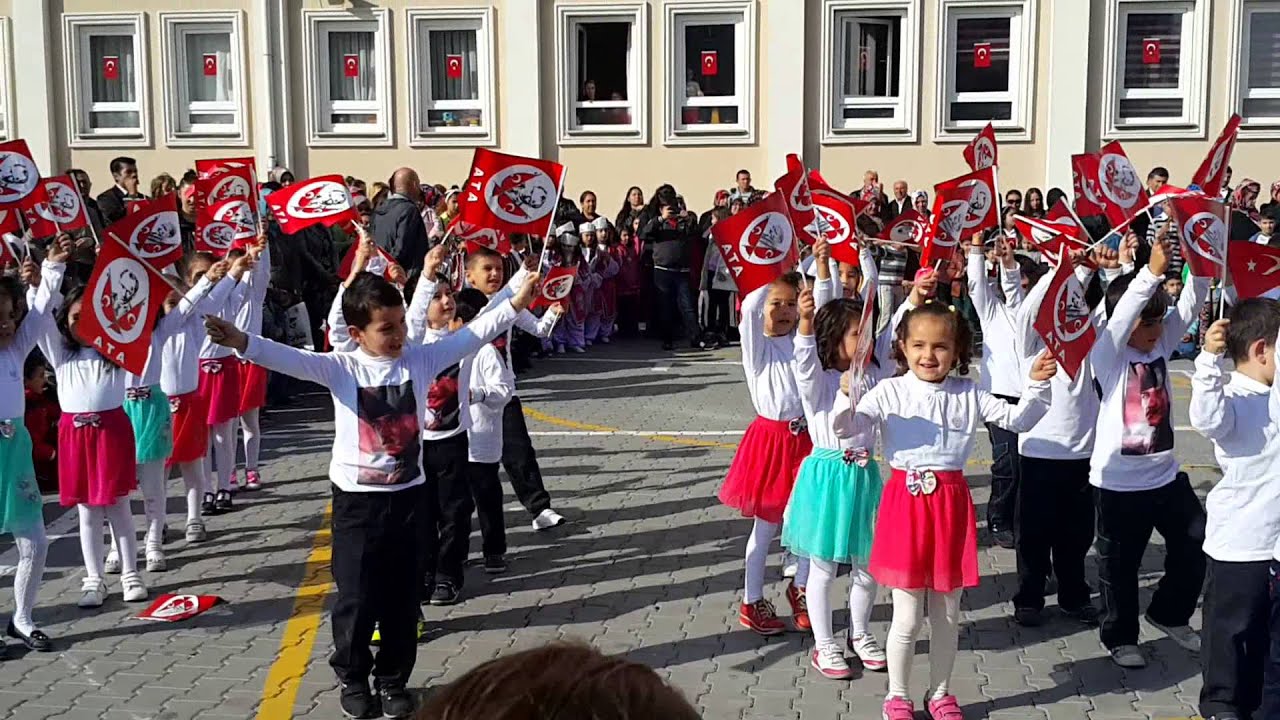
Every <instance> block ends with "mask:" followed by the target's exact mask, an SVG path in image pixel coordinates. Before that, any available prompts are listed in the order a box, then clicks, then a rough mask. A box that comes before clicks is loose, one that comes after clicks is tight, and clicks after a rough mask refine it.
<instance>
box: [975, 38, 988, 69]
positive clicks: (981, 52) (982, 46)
mask: <svg viewBox="0 0 1280 720" xmlns="http://www.w3.org/2000/svg"><path fill="white" fill-rule="evenodd" d="M973 66H974V67H976V68H989V67H991V43H974V44H973Z"/></svg>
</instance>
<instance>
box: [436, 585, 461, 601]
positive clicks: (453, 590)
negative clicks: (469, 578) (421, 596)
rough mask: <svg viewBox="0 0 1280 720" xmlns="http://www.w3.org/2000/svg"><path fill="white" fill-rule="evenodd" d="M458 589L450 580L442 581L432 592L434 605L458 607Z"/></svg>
mask: <svg viewBox="0 0 1280 720" xmlns="http://www.w3.org/2000/svg"><path fill="white" fill-rule="evenodd" d="M458 595H459V593H458V588H457V586H455V585H454V584H453V583H452V582H450V581H448V580H441V581H440V582H438V583H436V587H435V589H434V590H432V591H431V604H432V605H457V604H458Z"/></svg>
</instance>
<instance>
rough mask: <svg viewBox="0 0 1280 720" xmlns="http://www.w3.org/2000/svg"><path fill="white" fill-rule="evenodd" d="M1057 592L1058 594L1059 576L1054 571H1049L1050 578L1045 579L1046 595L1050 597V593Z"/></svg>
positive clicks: (1055, 593)
mask: <svg viewBox="0 0 1280 720" xmlns="http://www.w3.org/2000/svg"><path fill="white" fill-rule="evenodd" d="M1057 594H1058V576H1057V575H1054V574H1053V573H1049V579H1048V580H1045V581H1044V596H1045V597H1049V596H1050V595H1057Z"/></svg>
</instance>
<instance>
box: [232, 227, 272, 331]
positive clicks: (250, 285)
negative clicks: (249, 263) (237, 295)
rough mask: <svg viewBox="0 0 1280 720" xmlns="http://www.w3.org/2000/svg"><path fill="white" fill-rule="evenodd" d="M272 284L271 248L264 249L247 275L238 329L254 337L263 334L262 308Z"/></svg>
mask: <svg viewBox="0 0 1280 720" xmlns="http://www.w3.org/2000/svg"><path fill="white" fill-rule="evenodd" d="M270 284H271V246H269V245H268V246H266V247H264V248H263V249H262V254H261V255H259V256H258V262H257V264H256V265H254V266H253V269H252V270H250V271H249V272H248V273H247V274H246V275H245V297H244V302H243V303H242V304H241V305H240V307H238V308H236V319H235V323H236V327H238V328H240V329H241V330H243V331H244V332H247V333H253V334H254V335H261V334H262V306H263V304H264V303H266V302H267V286H268V285H270Z"/></svg>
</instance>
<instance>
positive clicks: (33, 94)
mask: <svg viewBox="0 0 1280 720" xmlns="http://www.w3.org/2000/svg"><path fill="white" fill-rule="evenodd" d="M11 22H12V25H11V28H10V29H11V31H12V36H13V48H12V49H13V58H12V62H13V65H14V71H13V83H14V93H13V95H14V97H15V98H16V99H17V101H16V103H15V105H16V106H15V107H14V108H13V117H12V118H11V119H10V123H11V124H12V129H11V130H10V135H11V136H12V137H14V138H23V139H25V140H26V141H27V146H28V147H29V148H31V154H32V155H33V156H34V157H35V161H36V165H37V166H38V167H39V168H40V170H41V172H43V173H45V174H49V175H52V174H54V173H57V172H60V171H61V170H62V167H61V164H62V163H63V162H66V160H67V158H62V157H59V156H58V154H57V152H56V148H58V147H59V146H60V145H64V144H65V143H58V142H56V141H55V137H56V135H57V129H58V127H59V126H60V125H61V122H60V121H61V120H62V118H61V117H60V116H59V115H58V109H59V107H60V105H59V104H58V103H55V102H54V98H58V97H62V98H63V104H62V106H63V107H65V103H66V102H67V101H68V99H67V98H65V97H64V93H63V92H62V91H61V90H60V89H57V88H59V87H60V85H61V83H62V79H61V78H60V77H54V75H55V68H54V66H53V63H52V62H50V57H51V53H50V45H51V44H52V42H53V37H54V36H55V34H56V35H58V36H59V37H60V36H61V34H62V25H61V23H60V22H59V21H58V20H57V19H56V18H55V19H52V20H51V19H50V17H49V1H48V0H19V1H18V2H15V3H13V14H12V19H11Z"/></svg>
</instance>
